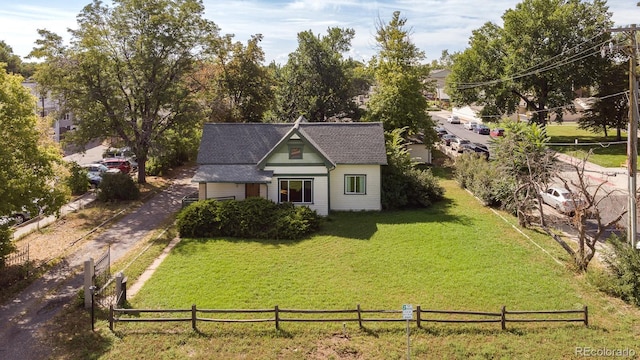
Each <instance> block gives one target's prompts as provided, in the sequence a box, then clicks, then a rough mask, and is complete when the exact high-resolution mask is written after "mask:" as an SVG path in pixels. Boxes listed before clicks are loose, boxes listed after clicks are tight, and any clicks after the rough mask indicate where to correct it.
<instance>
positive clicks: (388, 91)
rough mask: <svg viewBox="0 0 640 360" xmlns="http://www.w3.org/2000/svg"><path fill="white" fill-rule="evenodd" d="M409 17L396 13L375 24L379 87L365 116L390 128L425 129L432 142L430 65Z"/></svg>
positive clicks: (414, 130)
mask: <svg viewBox="0 0 640 360" xmlns="http://www.w3.org/2000/svg"><path fill="white" fill-rule="evenodd" d="M406 22H407V20H406V19H405V18H402V17H401V16H400V12H399V11H396V12H394V13H393V17H392V18H391V20H390V21H389V23H388V24H384V23H382V21H379V23H378V25H377V26H376V30H377V33H376V42H377V44H378V54H377V55H376V56H375V57H374V58H373V60H372V61H371V67H372V68H373V71H374V74H375V79H376V88H375V90H374V92H373V94H372V95H371V99H370V100H369V103H368V104H367V107H368V110H367V114H366V119H367V120H368V121H381V122H382V123H383V124H384V128H385V130H387V131H390V130H393V129H397V128H404V127H407V133H408V134H409V135H410V134H412V133H417V132H420V131H424V132H425V143H433V141H434V139H435V136H436V135H435V133H434V131H433V129H432V127H433V122H432V121H431V117H430V116H429V114H428V113H427V100H426V98H425V96H424V93H425V91H426V90H427V87H428V83H427V82H426V78H427V76H428V74H429V67H428V66H426V65H422V64H421V61H422V60H424V59H425V54H424V52H422V51H421V50H420V49H418V47H416V46H415V44H413V42H412V41H411V38H410V36H409V35H410V30H408V29H406V28H405V25H406Z"/></svg>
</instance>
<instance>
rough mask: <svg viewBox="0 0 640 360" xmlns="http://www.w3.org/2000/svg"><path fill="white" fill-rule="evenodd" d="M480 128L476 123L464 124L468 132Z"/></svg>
mask: <svg viewBox="0 0 640 360" xmlns="http://www.w3.org/2000/svg"><path fill="white" fill-rule="evenodd" d="M477 126H478V123H477V122H475V121H469V122H467V123H464V128H465V129H467V130H474V129H475V128H476V127H477Z"/></svg>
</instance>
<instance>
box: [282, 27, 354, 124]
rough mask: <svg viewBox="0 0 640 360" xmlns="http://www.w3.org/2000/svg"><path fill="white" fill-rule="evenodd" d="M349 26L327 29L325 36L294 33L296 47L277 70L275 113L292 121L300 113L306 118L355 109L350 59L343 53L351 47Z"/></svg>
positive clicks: (345, 113) (347, 113)
mask: <svg viewBox="0 0 640 360" xmlns="http://www.w3.org/2000/svg"><path fill="white" fill-rule="evenodd" d="M354 35H355V32H354V30H353V29H341V28H337V27H334V28H329V29H327V35H325V36H320V35H317V36H316V35H314V34H313V32H312V31H311V30H308V31H303V32H301V33H298V48H297V49H296V50H295V51H294V52H293V53H291V54H289V60H288V61H287V64H286V65H285V66H284V67H283V68H282V69H280V71H279V79H278V80H279V84H278V90H277V93H276V96H277V98H276V99H277V103H278V106H277V107H278V108H277V110H276V112H277V114H278V116H280V117H282V118H284V119H285V120H295V119H296V118H298V117H299V116H300V115H304V116H305V117H306V118H307V119H308V120H309V121H326V120H327V119H329V118H331V117H334V116H337V117H353V114H354V113H355V111H356V107H355V103H354V102H353V97H354V96H355V95H357V94H356V93H354V91H353V90H354V87H353V86H352V80H351V78H350V76H349V74H350V70H349V69H350V68H351V62H349V61H348V60H345V59H344V58H343V56H342V54H343V53H345V52H347V51H349V49H350V48H351V40H352V39H353V36H354Z"/></svg>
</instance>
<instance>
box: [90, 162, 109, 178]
mask: <svg viewBox="0 0 640 360" xmlns="http://www.w3.org/2000/svg"><path fill="white" fill-rule="evenodd" d="M82 167H83V168H84V169H85V170H87V173H89V174H92V175H98V176H102V175H103V174H104V173H106V172H109V171H111V172H114V170H110V169H109V168H108V167H106V166H105V165H104V164H99V163H94V164H86V165H82Z"/></svg>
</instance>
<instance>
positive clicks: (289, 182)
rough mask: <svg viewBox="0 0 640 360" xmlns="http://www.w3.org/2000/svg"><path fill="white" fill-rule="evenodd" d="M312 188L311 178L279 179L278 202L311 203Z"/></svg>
mask: <svg viewBox="0 0 640 360" xmlns="http://www.w3.org/2000/svg"><path fill="white" fill-rule="evenodd" d="M312 188H313V180H311V179H281V180H280V202H281V203H282V202H292V203H307V204H308V203H311V202H313V198H312Z"/></svg>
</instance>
